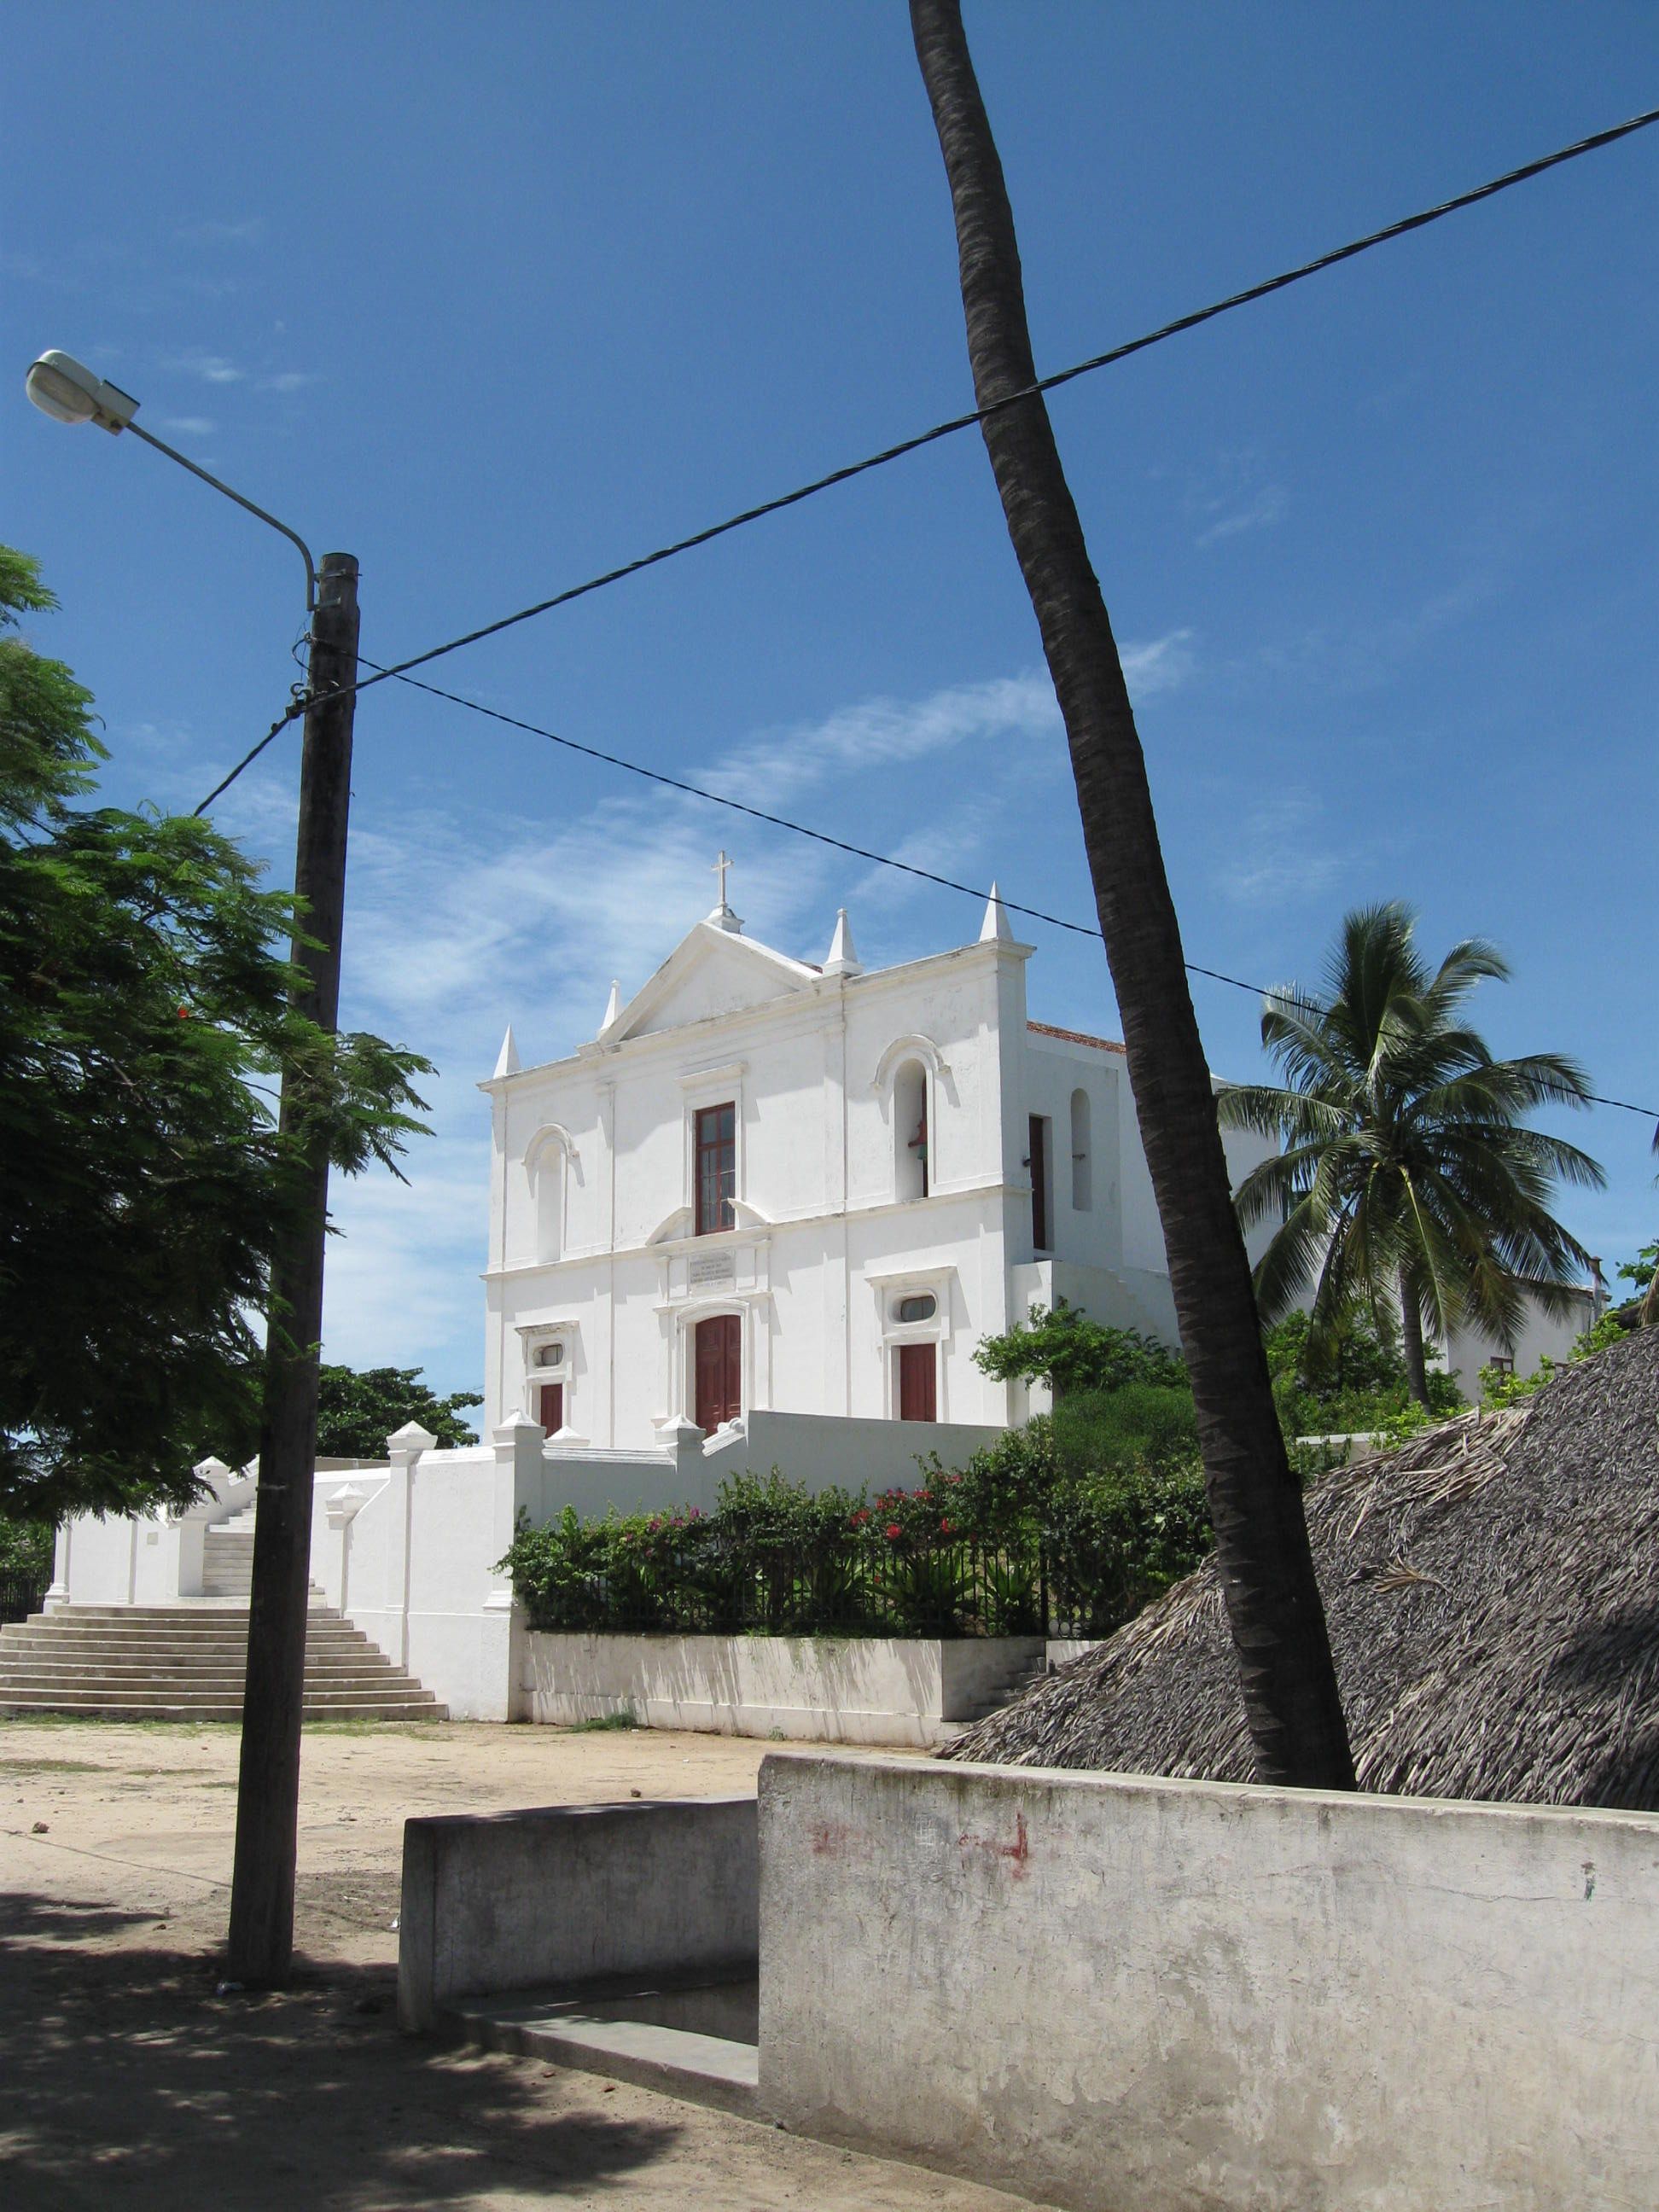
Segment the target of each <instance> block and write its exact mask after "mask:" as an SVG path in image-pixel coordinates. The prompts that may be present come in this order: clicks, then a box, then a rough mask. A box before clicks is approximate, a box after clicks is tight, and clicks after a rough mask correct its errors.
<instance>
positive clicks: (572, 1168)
mask: <svg viewBox="0 0 1659 2212" xmlns="http://www.w3.org/2000/svg"><path fill="white" fill-rule="evenodd" d="M524 1164H525V1172H526V1175H527V1176H528V1177H529V1179H530V1194H531V1200H532V1205H533V1206H534V1208H535V1216H536V1257H537V1258H538V1260H556V1259H558V1258H559V1257H560V1256H561V1255H562V1253H563V1251H564V1248H565V1243H566V1241H567V1238H568V1233H569V1219H570V1186H571V1184H572V1183H573V1182H574V1183H578V1184H579V1183H580V1182H581V1179H582V1171H581V1155H580V1152H578V1151H577V1149H576V1146H575V1142H574V1139H573V1138H572V1137H571V1134H570V1132H569V1131H568V1129H567V1128H565V1127H563V1126H562V1124H561V1123H560V1122H557V1121H544V1123H543V1124H542V1126H541V1127H540V1128H539V1129H538V1130H537V1132H536V1133H535V1135H534V1136H533V1137H532V1139H530V1142H529V1143H528V1144H527V1145H526V1146H525V1150H524Z"/></svg>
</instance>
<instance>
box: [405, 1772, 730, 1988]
mask: <svg viewBox="0 0 1659 2212" xmlns="http://www.w3.org/2000/svg"><path fill="white" fill-rule="evenodd" d="M755 1835H756V1829H755V1801H754V1799H753V1798H752V1797H713V1798H690V1799H686V1800H684V1801H679V1802H658V1801H656V1800H651V1801H649V1802H647V1801H644V1800H641V1802H638V1803H632V1802H630V1803H628V1804H624V1805H559V1806H553V1807H550V1808H547V1809H545V1810H541V1811H536V1812H527V1813H495V1814H482V1815H465V1816H464V1815H456V1816H454V1817H452V1818H441V1819H436V1820H408V1821H405V1822H404V1887H403V1905H402V1910H401V1911H400V1914H399V1917H398V2021H399V2023H400V2024H401V2025H402V2026H403V2027H404V2028H406V2029H410V2030H415V2031H420V2030H425V2029H430V2028H433V2027H436V2026H437V2025H438V2024H439V2021H440V2019H441V2015H443V2013H444V2011H445V2009H446V2008H447V2006H448V2005H449V2004H450V2002H452V2001H453V2000H454V1999H455V1998H458V1997H464V1996H482V1995H484V1994H487V1993H488V1994H501V1993H502V1992H505V1991H508V1990H526V1989H535V1988H538V1987H540V1986H543V1985H544V1984H580V1983H583V1982H592V1981H597V1980H599V1979H602V1978H605V1977H606V1976H611V1975H623V1974H657V1973H670V1972H672V1973H681V1974H684V1973H686V1972H703V1971H707V1972H708V1974H709V1977H710V1978H711V1979H714V1978H720V1977H721V1976H727V1975H741V1974H744V1973H750V1974H752V1973H753V1972H754V1970H755V1954H756V1948H757V1929H756V1891H757V1870H756V1857H755Z"/></svg>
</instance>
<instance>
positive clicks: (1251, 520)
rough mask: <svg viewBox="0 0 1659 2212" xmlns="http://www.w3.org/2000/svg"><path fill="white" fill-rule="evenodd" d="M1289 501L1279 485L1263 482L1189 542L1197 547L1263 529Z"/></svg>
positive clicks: (1214, 543) (1277, 519)
mask: <svg viewBox="0 0 1659 2212" xmlns="http://www.w3.org/2000/svg"><path fill="white" fill-rule="evenodd" d="M1290 503H1291V501H1290V495H1289V494H1288V493H1287V492H1286V491H1285V488H1284V486H1283V485H1282V484H1276V483H1270V484H1263V485H1262V487H1261V490H1260V491H1258V492H1257V493H1256V494H1255V496H1254V498H1252V499H1249V500H1247V501H1245V503H1244V505H1243V507H1233V508H1232V509H1231V511H1230V512H1229V513H1225V514H1223V515H1220V516H1218V518H1217V520H1215V521H1214V522H1212V523H1211V525H1210V526H1209V527H1208V529H1207V530H1201V531H1200V532H1199V534H1198V536H1197V537H1196V538H1194V541H1193V542H1194V544H1195V545H1198V546H1200V547H1204V546H1208V545H1219V544H1221V542H1222V540H1223V539H1224V538H1237V536H1238V535H1239V533H1240V532H1241V531H1245V530H1263V529H1266V528H1267V526H1269V525H1270V524H1272V523H1275V522H1278V521H1279V520H1280V519H1281V518H1282V517H1283V515H1284V514H1285V510H1286V509H1287V508H1288V507H1289V506H1290Z"/></svg>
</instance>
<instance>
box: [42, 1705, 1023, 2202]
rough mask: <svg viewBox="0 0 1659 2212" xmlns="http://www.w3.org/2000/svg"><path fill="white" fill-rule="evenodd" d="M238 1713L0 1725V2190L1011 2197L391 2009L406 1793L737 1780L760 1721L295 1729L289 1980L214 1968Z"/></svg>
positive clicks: (432, 1808)
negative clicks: (212, 1718)
mask: <svg viewBox="0 0 1659 2212" xmlns="http://www.w3.org/2000/svg"><path fill="white" fill-rule="evenodd" d="M237 1747H238V1731H237V1730H236V1729H234V1728H233V1727H228V1726H219V1727H190V1726H185V1725H170V1724H163V1725H153V1726H149V1727H119V1726H112V1725H104V1724H101V1723H87V1722H47V1721H40V1722H37V1721H27V1722H23V1721H7V1722H0V2203H3V2204H4V2206H5V2207H6V2208H7V2212H82V2208H87V2212H92V2208H97V2212H107V2208H110V2207H112V2206H121V2207H129V2206H130V2207H132V2208H134V2212H178V2208H181V2207H185V2208H188V2207H195V2206H197V2205H202V2206H213V2207H215V2208H222V2212H277V2208H278V2207H280V2208H282V2212H416V2208H426V2207H446V2208H464V2212H506V2209H507V2208H508V2207H513V2208H520V2207H527V2206H531V2205H538V2204H550V2203H556V2204H559V2205H561V2206H582V2205H593V2206H599V2205H604V2206H606V2207H618V2208H623V2207H625V2208H629V2212H634V2208H639V2212H647V2208H649V2209H650V2212H659V2208H660V2212H749V2208H751V2207H753V2208H762V2207H773V2206H786V2205H787V2206H800V2207H812V2208H822V2212H865V2208H868V2212H889V2208H890V2212H921V2209H922V2208H930V2212H945V2208H951V2212H1013V2208H1015V2207H1016V2205H1017V2204H1018V2203H1023V2201H1024V2200H1018V2199H1015V2198H1012V2197H1006V2196H1004V2195H1002V2194H1001V2193H1000V2192H999V2191H993V2190H987V2189H979V2188H975V2187H973V2186H971V2185H966V2184H963V2183H961V2182H957V2181H951V2180H948V2179H945V2178H943V2177H940V2176H938V2175H933V2174H929V2173H925V2172H921V2171H920V2170H918V2169H916V2168H914V2167H908V2166H897V2165H890V2164H887V2163H884V2161H881V2160H874V2159H868V2158H863V2157H856V2156H854V2155H851V2154H848V2153H845V2152H842V2151H837V2150H833V2149H829V2148H826V2147H824V2146H823V2145H820V2144H817V2143H812V2142H805V2141H803V2140H800V2139H799V2138H796V2137H794V2136H789V2135H786V2134H784V2133H782V2132H781V2131H780V2130H775V2129H771V2128H767V2127H763V2126H759V2125H757V2124H753V2123H751V2122H748V2121H744V2120H738V2119H732V2118H729V2117H727V2116H726V2115H725V2114H722V2113H717V2112H707V2111H704V2110H702V2108H701V2107H699V2106H693V2105H687V2104H681V2103H679V2102H678V2101H676V2100H672V2099H670V2098H665V2097H659V2096H657V2095H654V2094H653V2093H650V2092H649V2091H647V2090H642V2089H636V2088H634V2087H629V2085H627V2084H625V2083H616V2084H610V2083H606V2082H605V2081H601V2080H599V2078H597V2077H596V2076H594V2075H584V2074H577V2073H574V2072H569V2071H566V2070H563V2069H555V2068H551V2067H547V2066H544V2065H542V2064H541V2063H538V2062H535V2061H528V2060H524V2059H514V2058H504V2057H495V2056H492V2055H487V2054H482V2053H478V2054H474V2053H467V2052H464V2051H454V2050H449V2049H446V2048H444V2047H443V2046H441V2045H435V2044H433V2043H430V2042H427V2041H424V2040H417V2039H410V2038H406V2037H403V2036H400V2035H399V2034H398V2032H397V2028H396V2025H395V2019H394V2011H393V2001H394V1995H395V1990H396V1984H397V1957H398V1938H397V1935H396V1932H395V1929H394V1926H393V1923H394V1922H395V1920H396V1917H397V1912H398V1881H399V1869H400V1862H401V1852H402V1837H403V1823H404V1820H405V1819H406V1818H407V1817H409V1816H410V1815H411V1814H422V1813H443V1812H462V1811H468V1812H484V1811H493V1810H501V1809H503V1808H508V1807H513V1806H526V1805H551V1804H568V1803H579V1802H591V1801H597V1800H606V1799H615V1798H619V1797H627V1796H629V1795H630V1794H631V1793H632V1792H634V1791H636V1790H637V1791H638V1792H639V1793H640V1794H641V1796H652V1797H657V1796H688V1797H690V1796H699V1797H701V1796H724V1795H729V1794H732V1793H733V1792H736V1791H740V1790H750V1789H752V1787H753V1786H754V1779H755V1773H756V1770H757V1767H758V1765H759V1764H760V1761H761V1759H762V1758H763V1755H764V1753H765V1750H766V1746H765V1745H764V1744H762V1743H758V1742H755V1741H747V1740H744V1739H740V1738H735V1737H721V1736H703V1735H668V1734H659V1733H657V1732H655V1731H647V1730H638V1731H630V1732H623V1731H617V1732H615V1733H603V1734H575V1733H567V1732H565V1731H563V1730H559V1729H529V1728H511V1729H503V1728H489V1727H482V1726H468V1725H466V1724H465V1723H442V1724H430V1723H428V1724H424V1725H422V1724H410V1725H408V1726H403V1727H398V1726H390V1727H388V1726H377V1727H365V1726H353V1725H349V1724H344V1725H341V1726H338V1727H333V1728H322V1729H315V1730H312V1731H307V1737H306V1746H305V1757H304V1764H303V1770H302V1776H301V1819H300V1872H299V1883H298V1912H297V1929H296V1947H297V1950H298V1953H299V1954H300V1960H301V1964H300V1967H299V1970H298V1972H296V1975H295V1983H294V1985H293V1987H292V1988H291V1989H289V1990H287V1991H285V1992H283V1994H281V1995H276V1996H247V1995H243V1994H239V1993H237V1992H235V1991H230V1990H221V1988H220V1983H221V1979H222V1966H221V1964H220V1960H219V1955H218V1954H219V1947H220V1946H221V1944H222V1941H223V1936H224V1927H225V1918H226V1912H227V1909H228V1899H229V1889H228V1885H229V1880H230V1869H231V1851H232V1842H233V1836H234V1817H235V1783H236V1759H237Z"/></svg>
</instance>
